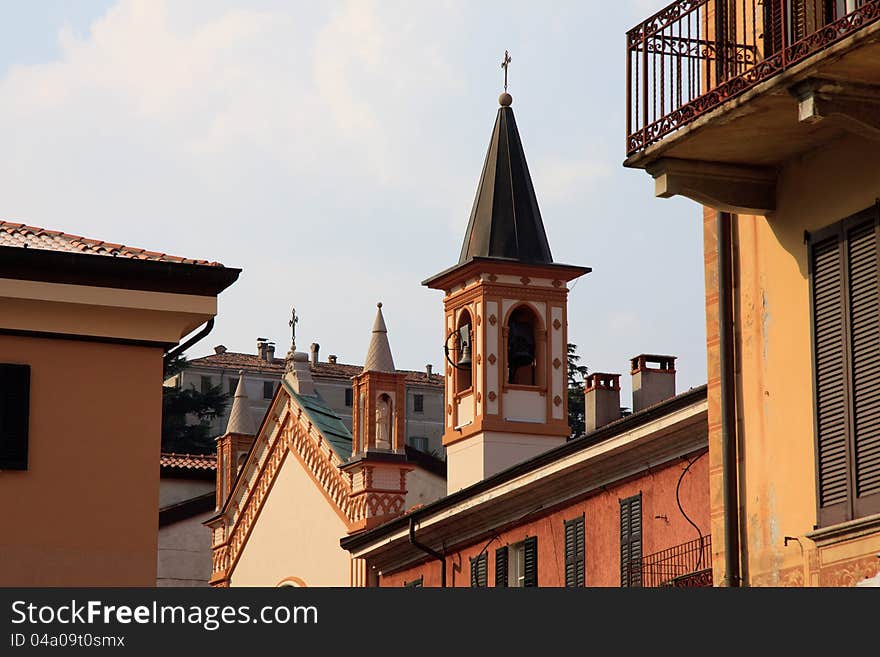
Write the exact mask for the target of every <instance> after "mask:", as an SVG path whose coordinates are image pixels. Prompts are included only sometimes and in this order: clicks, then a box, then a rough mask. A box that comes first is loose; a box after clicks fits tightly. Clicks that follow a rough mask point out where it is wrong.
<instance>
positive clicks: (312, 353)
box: [309, 342, 321, 367]
mask: <svg viewBox="0 0 880 657" xmlns="http://www.w3.org/2000/svg"><path fill="white" fill-rule="evenodd" d="M320 349H321V345H319V344H318V343H317V342H313V343H312V344H310V345H309V363H310V364H311V366H312V367H317V365H318V351H319V350H320Z"/></svg>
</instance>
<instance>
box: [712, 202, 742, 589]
mask: <svg viewBox="0 0 880 657" xmlns="http://www.w3.org/2000/svg"><path fill="white" fill-rule="evenodd" d="M716 232H717V234H718V304H719V306H720V313H719V317H718V320H719V327H718V334H719V335H718V337H719V339H720V352H721V354H720V356H721V485H722V487H723V489H724V491H723V495H724V497H723V500H724V503H723V507H724V585H725V586H729V587H737V586H739V585H740V575H739V572H740V549H739V499H738V495H737V488H738V484H737V461H736V415H735V413H736V405H735V401H734V381H733V373H734V368H733V276H732V272H733V263H732V255H731V246H732V242H733V221H732V217H731V215H730V214H729V213H727V212H718V215H717V221H716Z"/></svg>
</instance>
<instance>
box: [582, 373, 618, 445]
mask: <svg viewBox="0 0 880 657" xmlns="http://www.w3.org/2000/svg"><path fill="white" fill-rule="evenodd" d="M617 419H620V374H603V373H601V372H595V373H593V374H590V375H589V376H588V377H587V380H586V389H585V391H584V423H585V425H586V427H585V428H586V432H587V433H590V432H591V431H595V430H596V429H598V428H599V427H603V426H605V425H606V424H608V423H609V422H614V420H617Z"/></svg>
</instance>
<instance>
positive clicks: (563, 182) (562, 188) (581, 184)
mask: <svg viewBox="0 0 880 657" xmlns="http://www.w3.org/2000/svg"><path fill="white" fill-rule="evenodd" d="M531 173H532V177H533V178H534V184H535V188H536V189H538V190H540V192H539V199H538V200H539V201H542V202H547V203H548V204H550V203H571V202H573V201H577V200H580V199H582V198H583V196H584V194H586V193H587V192H588V191H590V190H591V189H594V188H595V186H596V185H599V184H601V183H602V181H603V180H604V179H607V178H608V177H609V176H611V173H612V171H611V166H610V165H609V164H607V163H604V162H592V161H590V160H583V159H563V158H559V157H544V158H540V159H538V160H537V161H536V163H535V165H534V167H533V168H532V170H531Z"/></svg>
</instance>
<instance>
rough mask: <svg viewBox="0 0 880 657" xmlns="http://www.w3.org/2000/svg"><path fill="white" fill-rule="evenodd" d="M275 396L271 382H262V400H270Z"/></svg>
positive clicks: (273, 385)
mask: <svg viewBox="0 0 880 657" xmlns="http://www.w3.org/2000/svg"><path fill="white" fill-rule="evenodd" d="M274 394H275V384H274V383H273V382H272V381H263V399H272V396H273V395H274Z"/></svg>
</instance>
